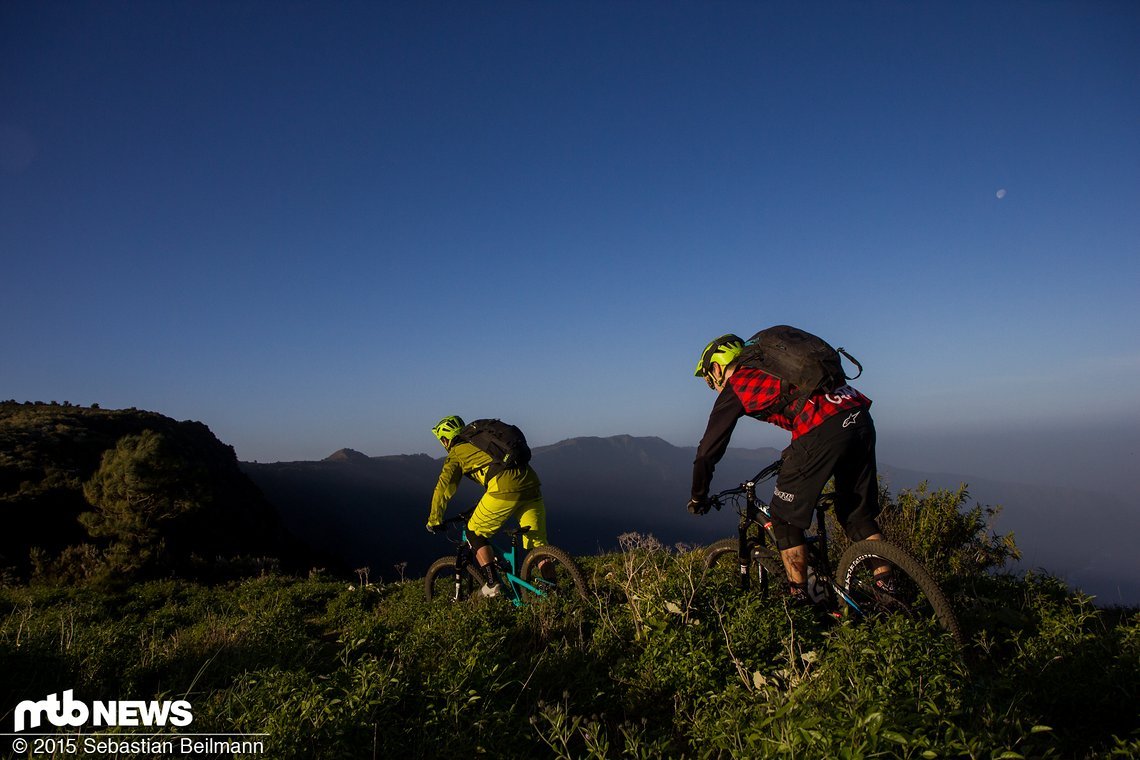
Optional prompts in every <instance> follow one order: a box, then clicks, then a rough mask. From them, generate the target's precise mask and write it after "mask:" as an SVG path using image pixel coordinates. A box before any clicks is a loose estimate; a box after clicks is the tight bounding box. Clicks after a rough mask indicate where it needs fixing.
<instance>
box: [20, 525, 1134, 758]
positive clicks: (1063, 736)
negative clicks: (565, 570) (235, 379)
mask: <svg viewBox="0 0 1140 760" xmlns="http://www.w3.org/2000/svg"><path fill="white" fill-rule="evenodd" d="M624 545H625V550H624V551H622V552H619V553H615V554H610V555H605V556H601V557H594V558H589V559H587V560H586V567H587V570H588V573H589V575H590V578H591V584H592V593H591V597H590V599H589V601H588V602H577V601H574V602H563V601H560V600H555V601H551V602H548V603H541V604H535V605H532V606H529V607H526V608H522V609H515V608H513V607H511V606H510V605H509V604H508V603H506V602H503V601H501V600H480V601H477V602H474V603H465V604H451V603H446V602H444V603H435V604H432V605H429V604H428V603H426V602H425V601H424V597H423V593H422V590H421V588H420V584H419V582H418V581H407V582H402V583H394V584H383V585H375V584H364V585H362V584H361V583H354V584H352V585H351V586H350V585H348V584H345V583H344V582H342V581H334V580H330V579H323V578H309V579H292V578H285V577H272V576H270V577H262V578H257V579H252V580H247V581H244V582H240V583H230V584H226V585H220V586H213V587H208V586H202V585H196V584H192V583H187V582H180V581H152V582H148V583H143V584H138V585H135V586H133V587H130V588H127V589H124V590H121V591H118V592H115V593H108V592H101V591H96V590H93V589H91V588H75V587H71V588H61V587H50V586H35V587H10V588H6V589H0V672H2V673H4V678H3V679H0V684H2V685H0V705H2V706H3V708H2V709H4V710H9V712H8V713H7V714H6V715H5V716H4V723H3V724H2V725H4V726H5V727H3V728H0V730H2V731H10V730H11V728H10V726H11V712H10V709H11V706H12V705H14V704H15V703H16V702H17V701H18V700H21V699H28V698H36V699H39V698H43V697H44V696H45V695H47V694H49V693H53V692H58V691H61V690H63V689H67V688H74V689H75V690H76V696H77V698H82V699H85V700H89V701H90V700H97V699H103V700H108V699H150V698H159V699H183V698H185V699H187V700H188V701H189V702H190V703H191V704H192V706H193V713H194V722H193V724H192V726H190V727H188V728H186V729H184V730H185V731H191V730H193V731H196V732H208V731H219V732H234V731H246V732H257V733H261V732H264V733H267V734H268V736H266V737H262V738H263V740H264V741H265V742H266V746H265V753H264V755H263V756H265V757H274V758H347V757H351V758H370V757H425V758H430V757H443V756H475V755H482V756H489V757H497V758H498V757H503V758H535V757H539V758H541V757H559V758H582V757H599V758H600V757H610V758H617V757H641V758H659V757H669V758H680V757H691V758H697V757H724V758H740V757H805V758H808V757H810V758H823V757H828V758H831V757H846V758H869V757H905V758H932V757H971V758H997V757H1009V758H1016V757H1034V758H1038V757H1058V758H1084V757H1135V756H1137V753H1140V722H1138V720H1137V713H1136V707H1135V706H1136V704H1137V703H1138V700H1140V614H1137V613H1135V612H1132V613H1127V614H1126V613H1123V612H1121V611H1119V610H1117V611H1104V610H1097V609H1096V608H1095V607H1094V606H1093V605H1092V604H1091V603H1090V601H1089V599H1088V598H1086V597H1081V596H1075V595H1072V594H1071V593H1070V592H1068V590H1067V589H1065V588H1064V586H1063V585H1061V584H1059V583H1057V582H1055V581H1053V580H1050V579H1049V578H1046V577H1037V576H1031V577H1029V578H1026V579H1015V578H1012V577H1005V576H1000V575H999V576H992V575H987V574H981V575H976V576H974V577H972V578H970V579H969V580H968V581H963V582H962V583H959V584H958V585H957V587H956V588H955V589H954V596H955V598H956V599H957V600H959V603H960V604H961V603H962V602H961V600H963V599H966V600H969V602H968V604H969V607H970V609H969V610H964V613H965V614H963V615H962V616H963V618H964V619H968V620H969V621H970V630H969V633H970V637H971V638H970V643H969V645H968V647H967V648H966V650H965V651H959V650H957V649H956V648H955V647H954V646H953V644H952V643H951V642H950V641H949V640H948V639H947V638H946V637H945V636H943V635H942V634H940V633H939V632H938V631H937V630H931V629H929V628H922V627H913V626H908V625H905V624H902V623H900V622H897V621H895V622H888V623H883V624H866V623H865V624H860V625H855V624H852V623H836V622H830V623H829V622H824V621H822V620H821V619H819V618H817V617H816V616H815V615H814V614H812V613H811V612H810V611H807V610H803V609H798V608H791V609H789V608H786V607H785V606H784V604H783V603H781V602H778V601H776V602H773V601H771V600H767V601H766V600H764V599H761V598H759V597H757V596H756V595H754V594H741V593H740V592H739V591H738V590H737V589H735V588H733V587H732V585H731V583H728V582H726V581H723V580H722V581H709V580H705V579H703V578H702V575H701V572H700V571H699V569H698V568H699V561H700V559H701V553H700V552H699V551H695V552H677V551H671V550H668V549H665V548H662V547H660V546H658V545H655V542H653V541H652V540H649V539H644V538H640V537H637V536H627V537H625V542H624ZM362 580H363V579H362ZM125 756H126V755H123V757H125ZM61 757H62V756H61Z"/></svg>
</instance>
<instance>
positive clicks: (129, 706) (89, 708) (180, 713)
mask: <svg viewBox="0 0 1140 760" xmlns="http://www.w3.org/2000/svg"><path fill="white" fill-rule="evenodd" d="M74 693H75V690H74V689H68V690H67V691H65V692H63V699H60V698H59V695H58V694H48V695H47V697H46V698H45V699H41V700H40V701H39V702H34V701H32V700H30V699H25V700H24V701H23V702H21V703H20V704H18V705H16V714H15V730H16V733H20V732H21V731H23V730H24V729H25V728H39V727H40V724H41V723H42V721H43V720H44V719H45V718H46V719H47V721H48V723H51V724H52V725H53V726H57V727H60V728H63V727H65V726H70V727H72V728H78V727H79V726H86V725H88V721H90V722H91V725H93V726H167V725H171V726H179V727H181V726H189V725H190V723H191V722H193V720H194V713H193V711H192V708H191V707H190V703H189V702H187V701H186V700H184V699H179V700H177V701H174V702H172V701H169V700H167V701H165V702H157V701H154V700H151V701H149V702H143V701H141V700H120V701H114V702H91V703H87V702H81V701H79V700H77V699H74V698H73V697H72V695H73V694H74Z"/></svg>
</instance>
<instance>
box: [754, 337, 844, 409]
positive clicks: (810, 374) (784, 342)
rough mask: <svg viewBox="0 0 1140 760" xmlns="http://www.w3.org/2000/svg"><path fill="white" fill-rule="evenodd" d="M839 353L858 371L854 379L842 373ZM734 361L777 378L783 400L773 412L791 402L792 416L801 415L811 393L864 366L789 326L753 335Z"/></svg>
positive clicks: (829, 388)
mask: <svg viewBox="0 0 1140 760" xmlns="http://www.w3.org/2000/svg"><path fill="white" fill-rule="evenodd" d="M840 354H843V355H844V356H846V357H847V358H848V359H850V360H851V361H852V362H853V363H854V364H855V366H856V367H858V368H859V372H858V374H856V375H855V376H854V377H850V378H849V377H848V376H847V373H846V372H844V370H843V361H842V359H840V357H839V355H840ZM737 362H739V363H740V364H741V365H743V366H746V367H756V368H757V369H761V370H763V371H765V372H767V373H768V374H769V375H773V376H774V377H778V378H780V380H781V383H780V386H781V387H780V392H781V396H782V397H783V398H782V401H781V402H778V403H777V404H775V405H774V407H773V410H774V411H776V410H782V409H785V408H786V407H787V406H788V405H789V404H792V403H793V402H794V404H795V406H794V407H793V408H792V410H791V416H792V417H794V416H795V415H797V414H799V413H800V411H801V410H802V409H803V408H804V404H806V403H807V400H808V397H810V396H811V395H812V394H813V393H816V392H817V391H825V392H829V391H833V390H835V389H836V388H838V387H840V386H842V385H844V384H845V383H846V382H847V381H848V380H849V379H850V380H854V379H855V378H856V377H859V375H862V374H863V365H862V364H860V363H859V362H858V360H856V359H855V357H853V356H852V355H851V354H849V353H847V352H846V351H844V350H843V349H842V348H838V349H835V348H832V347H831V345H830V344H828V342H827V341H825V340H823V339H822V338H818V337H816V336H815V335H812V334H811V333H809V332H805V331H803V330H800V329H798V328H795V327H791V326H790V325H776V326H775V327H769V328H768V329H767V330H761V331H760V332H758V333H756V334H755V335H753V336H752V337H751V338H749V339H748V340H747V341H745V343H744V350H743V351H742V352H741V353H740V356H739V357H737Z"/></svg>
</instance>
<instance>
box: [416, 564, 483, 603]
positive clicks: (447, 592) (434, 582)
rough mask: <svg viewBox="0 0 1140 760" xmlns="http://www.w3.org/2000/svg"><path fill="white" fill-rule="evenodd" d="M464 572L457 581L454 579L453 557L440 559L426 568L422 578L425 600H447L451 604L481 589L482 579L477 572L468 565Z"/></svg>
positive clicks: (468, 597)
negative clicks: (425, 573)
mask: <svg viewBox="0 0 1140 760" xmlns="http://www.w3.org/2000/svg"><path fill="white" fill-rule="evenodd" d="M465 570H466V572H463V573H460V576H459V581H458V583H457V582H456V579H455V557H440V558H439V559H437V560H436V561H435V562H433V563H432V564H431V567H429V568H428V571H427V575H425V576H424V595H425V596H427V600H428V601H429V602H430V601H433V600H438V599H447V600H450V601H453V602H462V601H464V600H466V599H470V598H471V596H472V595H473V594H474V593H475V592H476V591H477V590H478V589H480V588H482V587H483V577H482V576H481V575H480V574H479V572H478V571H477V570H476V569H475V568H474V567H472V566H471V565H468V566H467V567H466V568H465Z"/></svg>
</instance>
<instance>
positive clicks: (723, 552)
mask: <svg viewBox="0 0 1140 760" xmlns="http://www.w3.org/2000/svg"><path fill="white" fill-rule="evenodd" d="M748 554H749V556H750V560H749V563H748V576H749V577H750V578H751V579H752V582H753V583H756V573H757V567H756V565H757V563H759V565H760V568H761V569H762V570H763V572H764V573H765V574H766V575H767V579H766V582H767V588H768V590H767V593H769V594H775V595H780V594H784V593H786V592H787V588H788V583H787V580H788V576H787V575H786V574H785V572H784V563H783V561H782V560H781V559H780V555H778V554H777V553H776V552H774V551H772V550H771V549H769V548H767V547H762V546H760V547H758V544H757V543H756V542H755V541H749V542H748ZM739 555H740V539H737V538H722V539H721V540H719V541H716V542H714V543H712V544H710V545H709V547H708V549H706V550H705V572H706V573H708V572H713V571H714V568H717V570H716V572H723V571H724V570H725V569H726V568H727V569H728V570H729V571H730V572H731V576H732V578H734V579H735V578H736V577H737V573H738V572H739V567H740V565H739V559H738V558H739Z"/></svg>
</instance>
